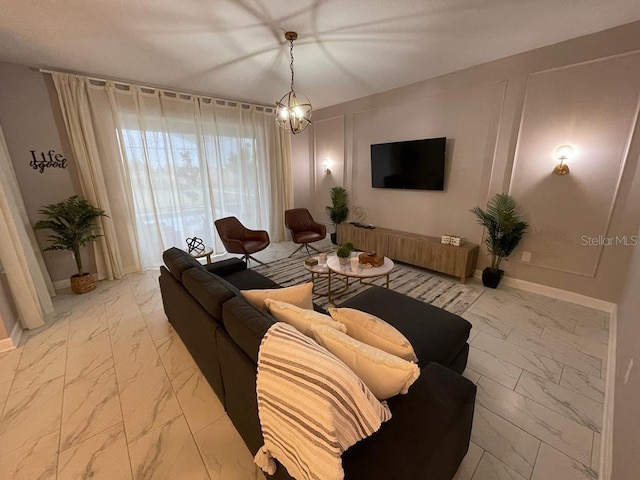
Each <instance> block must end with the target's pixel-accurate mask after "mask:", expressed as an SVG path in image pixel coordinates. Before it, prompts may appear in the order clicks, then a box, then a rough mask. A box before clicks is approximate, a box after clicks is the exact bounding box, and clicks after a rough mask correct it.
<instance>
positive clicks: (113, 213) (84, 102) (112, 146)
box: [51, 73, 141, 280]
mask: <svg viewBox="0 0 640 480" xmlns="http://www.w3.org/2000/svg"><path fill="white" fill-rule="evenodd" d="M51 76H52V77H53V82H54V85H55V87H56V91H57V93H58V100H59V102H60V107H61V110H62V116H63V118H64V123H65V127H66V129H67V133H68V134H69V140H70V141H71V148H72V150H73V156H74V158H75V161H76V166H77V169H78V174H79V178H80V187H81V189H82V195H83V196H84V198H86V199H87V200H88V201H89V202H90V203H91V204H93V205H95V206H97V207H99V208H101V209H103V210H104V211H105V212H107V214H108V215H109V217H107V218H100V219H98V224H99V226H100V227H101V231H102V233H103V236H101V237H100V238H98V240H97V241H96V242H95V246H94V252H95V255H96V266H97V269H98V278H100V279H103V278H106V279H109V280H111V279H114V278H122V276H123V275H125V274H127V273H131V272H135V271H138V270H140V269H141V263H140V258H139V254H138V246H137V243H138V242H137V237H136V232H135V228H134V212H133V207H132V202H131V195H130V188H129V186H128V182H127V178H126V171H125V169H124V168H123V166H122V162H121V161H120V145H119V143H118V138H117V136H116V134H115V132H116V127H115V119H114V114H113V111H112V108H111V104H110V102H109V97H108V95H107V94H106V92H105V90H104V88H98V87H94V86H93V85H92V83H91V81H90V80H89V79H88V78H86V77H81V76H78V75H70V74H66V73H52V75H51Z"/></svg>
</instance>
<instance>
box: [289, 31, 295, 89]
mask: <svg viewBox="0 0 640 480" xmlns="http://www.w3.org/2000/svg"><path fill="white" fill-rule="evenodd" d="M289 43H290V44H291V48H290V49H289V55H290V56H291V63H290V64H289V68H290V69H291V90H293V75H294V74H293V40H289Z"/></svg>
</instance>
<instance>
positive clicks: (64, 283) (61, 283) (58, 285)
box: [53, 278, 71, 290]
mask: <svg viewBox="0 0 640 480" xmlns="http://www.w3.org/2000/svg"><path fill="white" fill-rule="evenodd" d="M70 287H71V280H69V279H68V278H67V279H66V280H58V281H57V282H53V288H55V289H56V290H62V289H63V288H70Z"/></svg>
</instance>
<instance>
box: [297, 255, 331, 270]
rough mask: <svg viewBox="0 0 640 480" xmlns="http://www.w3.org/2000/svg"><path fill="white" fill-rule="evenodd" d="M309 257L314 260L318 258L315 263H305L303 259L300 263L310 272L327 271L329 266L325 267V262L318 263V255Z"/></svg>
mask: <svg viewBox="0 0 640 480" xmlns="http://www.w3.org/2000/svg"><path fill="white" fill-rule="evenodd" d="M311 258H315V259H316V260H318V263H317V264H315V265H307V264H306V263H304V261H303V262H302V264H303V265H304V268H306V269H307V271H309V272H312V273H329V267H327V264H326V263H325V264H324V265H323V264H321V263H320V259H319V257H318V255H316V256H314V257H311Z"/></svg>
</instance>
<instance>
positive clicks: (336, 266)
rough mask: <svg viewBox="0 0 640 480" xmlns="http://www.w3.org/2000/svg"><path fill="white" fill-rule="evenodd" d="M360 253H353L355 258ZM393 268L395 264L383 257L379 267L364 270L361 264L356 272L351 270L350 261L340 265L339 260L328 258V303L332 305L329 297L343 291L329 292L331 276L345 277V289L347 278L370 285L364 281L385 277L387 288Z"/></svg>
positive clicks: (333, 256) (333, 257)
mask: <svg viewBox="0 0 640 480" xmlns="http://www.w3.org/2000/svg"><path fill="white" fill-rule="evenodd" d="M361 253H362V252H355V256H356V257H357V256H358V255H360V254H361ZM349 260H350V259H349ZM394 266H395V264H394V263H393V260H391V259H390V258H387V257H384V263H383V264H382V265H380V266H379V267H371V268H366V267H365V266H363V265H362V264H359V265H358V268H357V269H356V270H352V269H351V262H350V261H349V262H348V263H347V264H346V265H340V259H339V258H338V257H337V256H335V255H332V256H330V257H329V258H327V267H329V295H328V297H329V302H331V303H333V301H332V300H331V295H333V294H336V293H342V292H343V290H341V291H340V292H333V291H331V277H332V274H337V275H341V276H343V277H346V280H347V287H348V286H349V278H357V279H358V280H360V283H364V284H365V285H370V284H371V283H370V282H365V281H364V280H365V279H374V278H379V277H387V282H386V287H387V288H389V274H390V273H391V270H393V267H394Z"/></svg>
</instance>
